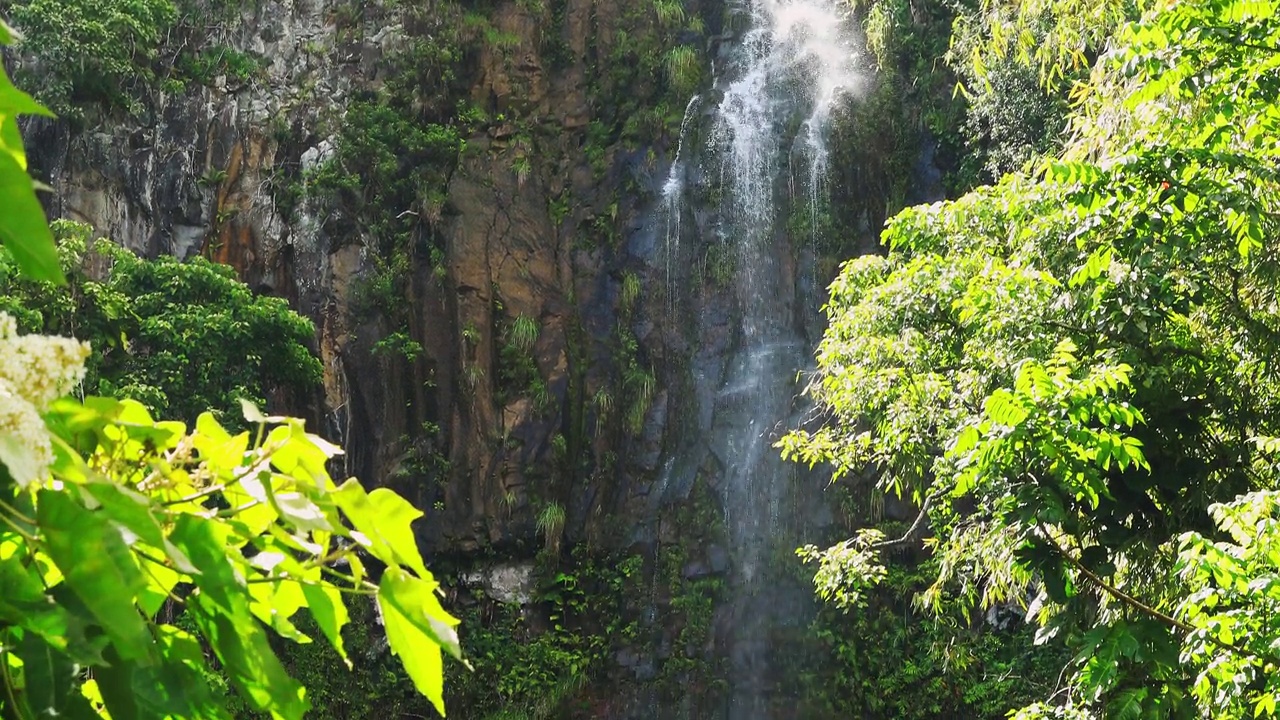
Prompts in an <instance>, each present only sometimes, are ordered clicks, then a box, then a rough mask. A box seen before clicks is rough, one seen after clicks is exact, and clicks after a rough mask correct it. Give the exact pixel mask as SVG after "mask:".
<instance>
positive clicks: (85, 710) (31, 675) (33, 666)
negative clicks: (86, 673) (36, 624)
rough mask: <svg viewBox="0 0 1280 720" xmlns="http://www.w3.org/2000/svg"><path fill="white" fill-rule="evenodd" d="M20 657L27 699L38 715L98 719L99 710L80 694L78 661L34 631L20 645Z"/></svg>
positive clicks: (75, 719)
mask: <svg viewBox="0 0 1280 720" xmlns="http://www.w3.org/2000/svg"><path fill="white" fill-rule="evenodd" d="M18 657H20V658H22V676H23V680H24V681H25V685H26V687H25V695H26V701H27V704H28V705H29V706H30V708H31V710H32V711H33V712H34V713H35V716H36V717H48V718H71V719H72V720H90V719H91V718H93V719H95V720H96V718H97V717H98V714H97V713H95V712H94V711H93V707H92V706H91V705H89V701H88V700H86V699H85V697H84V696H83V695H81V694H80V681H81V668H80V666H79V665H76V664H75V663H73V662H71V660H70V659H69V658H68V657H67V656H66V655H64V654H62V653H61V652H59V651H58V650H56V649H54V648H53V647H50V645H49V644H48V643H47V642H45V641H44V639H43V638H41V637H39V636H38V635H35V634H32V633H27V634H26V636H25V637H23V639H22V642H21V643H20V644H19V645H18ZM116 720H127V718H124V717H117V718H116Z"/></svg>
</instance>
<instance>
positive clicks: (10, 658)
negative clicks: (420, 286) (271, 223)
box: [0, 23, 460, 720]
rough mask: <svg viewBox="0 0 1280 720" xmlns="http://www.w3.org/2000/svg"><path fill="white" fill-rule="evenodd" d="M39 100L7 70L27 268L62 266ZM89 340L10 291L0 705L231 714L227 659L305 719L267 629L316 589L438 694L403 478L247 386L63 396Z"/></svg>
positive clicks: (242, 680) (46, 274)
mask: <svg viewBox="0 0 1280 720" xmlns="http://www.w3.org/2000/svg"><path fill="white" fill-rule="evenodd" d="M9 38H10V33H9V30H8V28H7V26H5V25H3V24H2V23H0V42H3V41H7V40H8V39H9ZM40 110H41V108H40V107H39V106H38V105H36V104H35V103H34V102H33V101H32V100H31V99H30V98H29V97H27V96H25V95H23V94H22V93H20V92H19V91H17V90H16V89H14V88H13V87H12V85H11V84H10V83H9V80H8V78H7V76H6V75H5V73H4V72H3V71H2V70H0V141H3V143H2V144H0V192H2V193H3V195H0V199H5V200H9V201H11V202H8V203H6V204H3V205H0V208H3V209H2V210H0V239H2V240H3V242H4V245H5V248H6V249H7V250H8V252H9V253H10V256H11V260H12V264H13V265H14V266H15V267H16V269H17V271H18V272H19V273H21V274H22V275H24V276H26V277H27V278H29V279H32V280H41V281H50V282H54V281H59V280H61V279H62V278H61V274H60V273H59V271H58V266H57V262H56V259H57V253H56V250H55V247H54V245H53V242H52V236H51V234H50V232H49V229H48V227H47V226H46V225H45V221H44V216H43V213H42V211H41V210H40V206H39V204H38V203H36V202H35V196H34V191H33V186H32V183H31V180H30V179H29V178H28V177H27V175H26V173H25V171H24V156H23V151H22V143H21V137H20V136H19V135H18V133H17V126H16V124H15V123H14V119H15V116H16V115H17V114H18V113H20V112H33V111H40ZM121 259H123V258H121ZM160 275H161V277H165V276H164V274H163V271H161V273H160ZM213 278H219V279H221V280H223V281H225V280H227V278H226V277H225V275H224V274H223V273H220V272H218V271H212V278H206V279H208V280H211V281H212V284H213V285H214V286H216V285H217V281H216V280H214V279H213ZM178 284H179V285H180V284H181V283H178ZM206 284H208V283H206ZM199 297H200V296H198V295H197V297H196V298H194V299H193V301H196V300H198V299H199ZM88 353H89V346H88V345H87V344H85V343H82V342H80V341H77V340H73V339H69V338H61V337H53V336H44V335H19V334H18V332H17V327H16V322H15V321H14V320H13V318H11V317H10V316H9V315H8V314H6V313H3V312H0V685H3V692H2V693H0V717H5V718H15V719H16V720H26V719H28V718H36V717H77V718H89V717H98V716H109V717H111V718H114V719H115V720H126V719H127V718H165V717H201V718H226V717H230V714H229V713H228V710H227V708H228V695H227V694H226V693H225V692H219V691H215V689H214V688H212V687H211V686H210V683H209V679H210V674H209V673H208V672H207V667H208V666H209V665H210V664H215V665H216V667H218V668H219V669H220V670H221V673H222V676H225V678H227V679H228V680H229V684H230V685H231V686H232V687H233V688H234V689H235V691H236V693H237V694H238V697H239V700H240V701H242V702H244V703H245V704H247V705H248V706H249V707H252V708H256V709H259V710H263V711H266V712H269V713H270V714H271V716H272V717H279V718H301V717H302V715H303V713H304V712H305V711H306V710H307V709H308V707H309V705H310V701H309V699H308V698H307V695H306V690H305V688H304V687H303V686H302V685H301V684H299V683H298V682H297V681H296V680H295V679H293V678H292V677H290V675H289V674H288V672H287V671H286V670H285V668H284V666H283V665H282V664H281V662H280V660H279V659H278V657H277V655H276V653H275V651H274V650H273V648H272V644H271V638H272V637H273V636H274V637H278V638H284V639H288V640H293V641H296V642H303V643H305V642H310V638H308V637H307V636H305V635H303V634H302V633H301V632H300V631H299V629H298V627H297V626H296V625H294V624H293V622H292V621H291V618H293V617H295V616H296V615H298V613H299V611H300V610H302V609H304V608H306V609H307V610H308V611H309V614H310V618H311V619H312V620H313V622H314V625H315V626H316V628H317V630H318V632H319V633H320V634H322V635H324V636H325V639H326V640H327V641H328V642H329V643H330V644H331V645H332V646H333V648H334V649H335V650H336V651H337V652H338V653H339V654H340V655H341V656H343V657H344V658H345V657H346V651H345V648H344V644H343V641H342V634H341V633H342V629H343V627H344V626H345V625H346V624H347V621H348V612H347V609H346V602H347V601H346V600H345V598H344V596H346V595H365V596H370V597H372V598H375V599H376V602H377V606H378V610H379V614H380V617H381V619H382V625H383V627H384V629H385V632H386V637H387V640H388V643H389V645H390V649H391V651H392V652H393V653H395V654H396V655H398V656H399V657H400V658H401V660H402V662H403V665H404V668H405V670H406V671H407V672H408V674H409V676H410V678H412V680H413V682H414V684H415V686H416V687H417V688H418V690H419V691H420V692H422V693H423V694H424V695H426V696H427V697H428V698H429V699H430V700H431V701H432V703H433V704H434V705H435V707H436V709H437V710H439V711H440V712H441V713H443V711H444V708H443V686H442V678H443V673H442V650H448V651H449V652H450V653H451V654H453V655H454V656H455V657H457V656H459V654H460V652H459V647H458V639H457V634H456V632H455V630H454V627H455V626H456V625H457V621H456V620H455V619H454V618H452V617H451V616H449V615H448V614H447V613H446V612H445V611H444V610H443V608H442V607H441V605H440V602H439V600H438V598H437V597H436V590H437V583H436V582H435V581H434V579H433V578H432V576H431V574H430V573H429V572H428V571H427V570H426V568H425V566H424V564H423V561H422V557H421V556H420V554H419V552H418V549H417V545H416V540H415V537H414V534H413V531H412V530H411V528H410V525H411V523H412V522H413V521H414V520H415V519H417V518H418V517H420V516H421V513H420V512H418V511H417V510H415V509H413V508H412V507H411V506H410V505H409V504H408V503H407V502H405V500H404V499H403V498H400V497H399V496H397V495H396V494H395V493H393V492H391V491H388V490H385V489H380V490H375V491H373V492H371V493H366V492H365V490H364V489H363V488H362V487H361V486H360V484H359V482H358V481H356V480H355V479H348V480H347V481H345V482H344V483H343V484H342V485H340V486H339V485H337V484H336V483H335V482H334V481H333V480H332V479H331V478H330V477H329V475H328V472H327V470H326V465H327V463H328V461H329V460H330V459H331V458H332V457H333V456H334V455H335V454H337V453H338V452H340V450H339V449H338V448H336V447H334V446H333V445H330V444H329V443H327V442H325V441H324V440H322V439H320V438H318V437H316V436H314V435H311V434H309V433H307V432H306V431H305V429H304V427H303V424H302V422H301V421H298V420H294V419H290V418H274V417H273V418H268V417H263V416H262V415H261V413H259V412H258V410H257V408H256V407H255V406H254V405H252V404H251V403H248V402H245V403H244V404H243V412H244V419H245V421H246V422H248V423H249V424H250V425H252V426H253V427H254V432H253V433H252V435H251V433H250V432H248V431H246V432H242V433H239V434H237V435H232V434H231V433H229V432H227V431H226V430H225V429H224V428H223V427H222V426H221V425H220V424H219V423H218V422H217V420H215V418H214V416H213V415H212V414H210V413H203V414H201V415H200V416H199V418H198V419H197V420H196V421H195V424H194V428H188V426H186V425H185V424H183V423H180V422H155V421H154V420H153V419H152V417H151V416H150V414H149V413H147V411H146V409H145V408H144V407H143V406H142V405H140V404H139V403H137V402H136V401H132V400H126V401H117V400H113V399H110V398H101V397H89V398H86V399H84V400H83V401H82V402H80V401H74V400H65V399H64V400H55V398H57V397H58V396H59V395H61V394H63V393H65V392H66V391H67V390H69V389H70V388H71V387H72V385H73V384H74V383H76V382H78V381H79V380H80V379H81V378H82V377H83V375H84V371H85V369H84V366H83V363H84V359H85V357H86V356H87V355H88ZM364 557H367V558H371V559H375V560H376V561H377V563H378V565H377V567H376V568H374V572H372V573H370V572H368V571H366V569H365V565H364V560H363V559H362V558H364ZM374 578H377V580H376V581H375V579H374ZM268 628H270V630H271V631H272V632H268ZM214 677H217V676H214Z"/></svg>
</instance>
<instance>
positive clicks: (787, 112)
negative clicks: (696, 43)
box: [664, 0, 859, 720]
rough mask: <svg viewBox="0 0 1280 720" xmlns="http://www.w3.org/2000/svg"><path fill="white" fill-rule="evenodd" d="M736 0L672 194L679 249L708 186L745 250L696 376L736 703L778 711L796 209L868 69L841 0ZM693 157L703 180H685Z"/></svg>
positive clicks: (789, 504)
mask: <svg viewBox="0 0 1280 720" xmlns="http://www.w3.org/2000/svg"><path fill="white" fill-rule="evenodd" d="M729 12H730V15H731V17H730V18H729V23H728V26H729V27H736V28H742V32H741V34H740V35H739V36H738V38H737V41H736V42H733V43H732V44H730V45H727V46H726V47H724V48H723V49H722V51H721V57H720V58H719V59H717V77H716V82H715V87H714V89H713V92H714V93H715V94H716V95H718V96H719V98H720V100H719V103H718V105H716V106H715V107H714V111H708V112H707V113H706V122H707V123H708V126H707V127H706V132H705V133H704V136H705V137H706V138H707V141H706V142H705V143H704V144H703V147H702V148H700V150H702V152H701V153H691V155H692V157H689V158H688V159H687V160H681V159H680V158H679V157H678V156H677V162H676V164H675V166H673V168H672V172H671V175H670V178H669V179H668V184H667V186H666V187H665V188H664V201H665V205H666V207H665V211H666V215H667V222H668V227H667V230H668V234H667V248H668V251H669V252H668V256H669V257H670V256H671V253H670V250H671V243H673V242H676V243H678V242H679V218H680V214H681V206H680V200H681V198H682V197H684V196H686V195H687V196H688V198H686V201H688V200H694V201H695V202H696V200H695V198H703V200H704V201H703V202H702V204H701V207H702V209H703V210H704V211H705V210H708V209H709V210H711V211H712V212H713V213H714V214H713V217H712V219H710V220H709V221H704V222H700V223H699V226H700V230H701V232H702V235H703V237H702V241H703V242H704V243H706V242H707V241H708V239H709V238H708V237H707V236H708V235H713V236H714V240H713V241H712V243H711V244H712V245H713V246H714V251H715V252H716V253H717V257H721V258H725V257H727V258H728V260H729V261H730V262H732V263H733V274H732V276H731V280H730V281H731V282H732V284H733V288H734V294H735V302H734V305H735V309H734V310H733V311H732V314H733V317H734V323H733V324H734V325H735V326H736V327H734V328H733V330H732V332H733V334H734V339H733V341H732V345H733V347H732V349H731V350H730V351H729V352H728V353H727V355H728V359H727V362H725V361H723V359H721V360H719V361H718V360H717V359H716V358H715V357H713V353H712V352H710V351H704V355H702V356H698V355H695V358H694V366H695V371H694V376H695V377H694V382H695V384H696V385H697V386H698V389H699V395H700V396H701V399H700V400H699V402H700V403H702V404H704V405H705V404H707V403H708V402H709V404H710V405H711V406H712V408H713V410H712V416H713V417H712V419H711V421H710V430H709V437H708V438H707V439H706V443H705V446H706V447H707V448H708V449H709V451H710V453H712V454H713V455H714V456H715V457H716V458H717V459H718V462H719V463H720V466H721V467H722V468H723V479H722V482H721V485H720V489H719V491H720V494H721V496H722V501H723V506H724V511H725V525H726V529H727V535H728V537H727V540H728V542H729V543H730V548H729V550H730V553H731V555H732V557H733V569H734V572H733V575H732V588H731V592H732V597H733V600H732V605H733V606H732V608H731V609H730V610H731V616H732V617H731V623H730V624H731V626H732V631H731V637H730V638H729V639H728V642H727V645H728V648H727V671H728V679H729V684H730V688H729V698H728V707H727V711H726V715H727V717H728V718H729V720H766V719H768V718H773V717H786V712H785V711H776V710H775V707H776V705H777V704H778V703H780V702H785V698H783V697H781V696H779V695H778V694H777V693H775V692H774V691H773V689H772V688H771V687H770V677H771V673H772V671H773V670H776V668H771V667H770V665H771V663H772V662H773V660H772V659H771V658H772V657H773V655H774V654H775V653H774V651H775V650H776V648H774V647H772V642H771V638H770V635H771V633H772V632H773V631H774V630H775V629H776V628H778V627H780V626H781V625H783V624H785V623H787V622H788V620H789V617H788V614H789V613H793V611H794V609H795V606H796V604H797V602H796V601H795V600H794V596H787V595H785V594H784V592H783V591H782V590H780V589H779V588H778V587H777V583H774V582H772V581H771V579H770V578H769V577H768V572H767V570H768V568H769V563H770V559H771V554H770V553H771V552H773V551H774V550H776V549H779V547H780V545H782V544H785V542H782V541H784V540H785V539H786V538H788V537H792V536H793V535H794V533H791V534H788V533H787V532H786V528H784V527H782V525H783V524H785V523H787V522H789V518H794V517H795V516H797V515H799V514H800V513H798V512H796V508H795V501H794V499H793V498H792V497H791V496H790V494H791V493H792V492H793V487H792V486H793V483H791V482H789V481H788V477H789V475H790V473H791V468H789V467H783V465H782V463H781V460H780V459H779V457H778V451H777V450H776V449H774V448H773V442H774V440H775V439H776V437H777V436H778V435H779V434H781V432H782V431H783V430H785V428H786V427H789V426H792V425H793V424H794V415H795V413H796V410H797V407H796V394H797V386H796V375H797V371H798V370H800V369H801V368H804V367H806V366H807V365H808V355H809V352H810V350H811V346H810V342H811V339H810V338H808V337H806V335H805V331H804V329H803V328H804V322H803V319H802V318H803V316H804V314H805V313H806V312H810V311H812V310H813V309H815V308H804V307H803V304H804V299H803V298H801V297H800V295H802V294H803V293H802V292H801V291H800V290H799V289H798V288H797V283H798V273H797V272H796V267H797V262H796V259H795V258H796V246H795V245H793V243H792V238H789V237H788V233H787V225H788V223H787V222H786V221H787V218H788V217H789V216H790V215H791V214H792V213H794V212H800V211H804V210H806V208H805V207H804V205H806V204H807V205H808V206H809V207H808V208H807V210H808V211H809V212H814V211H815V210H814V208H816V205H817V202H818V201H819V193H820V192H821V186H822V179H823V177H824V176H825V173H826V169H827V161H828V155H829V153H828V150H827V146H826V138H827V129H828V124H829V120H830V117H831V114H832V111H833V109H834V108H835V106H836V104H837V102H838V101H839V99H840V98H841V96H842V94H843V93H846V92H848V91H850V90H852V89H854V88H856V87H857V85H858V81H859V75H858V73H857V71H856V69H855V67H856V66H855V61H854V43H853V38H852V37H851V35H850V33H849V32H848V21H847V18H846V14H847V4H846V3H845V2H842V0H736V2H735V1H734V0H731V4H730V8H729ZM711 97H712V98H714V97H715V95H712V96H711ZM712 102H714V99H708V100H707V101H706V102H705V103H704V104H706V105H708V106H710V105H709V104H710V103H712ZM692 107H693V104H692V103H691V105H690V108H692ZM687 121H688V116H687V114H686V123H687ZM682 140H683V131H682ZM797 163H799V164H801V165H803V166H805V168H804V169H805V172H803V173H802V174H801V178H799V181H800V183H801V184H803V185H804V186H805V189H804V191H803V192H794V185H795V181H796V178H793V177H792V176H791V171H790V168H791V167H792V165H793V164H797ZM686 165H687V167H686ZM692 168H697V170H699V172H698V174H697V175H695V177H696V178H697V179H698V180H699V182H686V181H685V174H686V173H690V174H692ZM686 186H689V187H686ZM698 191H703V192H702V194H701V195H697V194H696V193H697V192H698ZM673 198H674V200H673ZM708 198H710V202H706V199H708ZM708 205H710V206H711V207H710V208H708V207H707V206H708ZM672 222H674V223H675V226H674V227H675V235H674V239H673V236H672V234H671V231H672V225H671V223H672ZM804 239H805V240H808V238H804ZM709 252H711V251H709ZM704 262H705V260H704ZM703 334H704V335H706V334H707V333H706V332H704V333H703ZM720 357H721V358H723V354H722V355H721V356H720ZM703 412H705V408H704V410H703ZM695 452H696V451H695ZM793 529H794V528H793ZM793 548H794V545H791V546H790V547H785V548H781V549H782V550H784V551H790V550H791V549H793ZM805 592H807V593H810V594H811V589H807V590H806V591H805ZM772 674H776V673H772Z"/></svg>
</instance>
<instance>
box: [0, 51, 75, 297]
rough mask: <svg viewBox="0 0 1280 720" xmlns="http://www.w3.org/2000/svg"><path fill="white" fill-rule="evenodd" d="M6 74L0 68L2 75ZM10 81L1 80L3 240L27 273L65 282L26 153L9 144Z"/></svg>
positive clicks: (34, 277) (0, 229)
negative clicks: (7, 102)
mask: <svg viewBox="0 0 1280 720" xmlns="http://www.w3.org/2000/svg"><path fill="white" fill-rule="evenodd" d="M3 77H4V73H3V72H2V71H0V78H3ZM7 83H8V81H7V80H3V81H0V208H2V210H0V242H3V243H4V246H5V247H6V248H8V250H9V252H10V253H12V254H13V259H14V262H16V263H17V265H18V269H19V270H20V271H21V272H22V274H23V275H25V276H26V277H28V278H30V279H32V280H45V281H48V282H52V283H57V284H65V283H66V278H65V277H64V276H63V274H62V268H61V266H60V265H59V264H58V251H57V249H56V248H55V247H54V244H53V234H52V233H50V232H49V223H48V222H47V221H46V220H45V217H44V208H42V207H41V206H40V201H39V200H37V199H36V191H35V186H34V185H33V184H32V182H31V178H30V177H28V176H27V171H26V167H25V166H26V158H25V155H23V154H22V152H21V147H19V148H17V149H14V148H11V147H10V146H9V143H10V142H11V141H12V137H11V136H12V129H9V130H6V129H5V128H6V127H8V126H10V125H11V123H13V122H14V117H13V115H12V114H9V113H6V112H5V110H4V105H5V95H4V86H5V85H6V84H7Z"/></svg>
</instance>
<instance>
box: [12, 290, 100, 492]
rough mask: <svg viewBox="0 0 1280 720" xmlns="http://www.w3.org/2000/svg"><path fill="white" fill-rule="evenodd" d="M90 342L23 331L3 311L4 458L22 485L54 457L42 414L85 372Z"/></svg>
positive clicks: (39, 474) (45, 468)
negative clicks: (19, 332)
mask: <svg viewBox="0 0 1280 720" xmlns="http://www.w3.org/2000/svg"><path fill="white" fill-rule="evenodd" d="M88 356H89V344H88V343H84V342H80V341H79V340H72V339H71V338H62V337H52V336H48V335H18V326H17V322H15V321H14V319H13V318H12V317H10V316H9V315H7V314H5V313H2V312H0V462H3V463H4V464H5V466H6V467H7V468H8V470H9V474H10V475H11V476H13V479H14V480H15V481H17V483H18V484H19V485H27V484H29V483H31V482H32V481H34V480H37V479H39V478H40V477H41V476H43V475H44V473H45V471H46V470H47V468H48V467H49V463H50V462H52V460H53V449H52V446H51V445H50V443H49V431H48V430H46V429H45V425H44V420H42V419H41V417H40V411H41V410H43V409H44V408H45V407H46V406H47V405H48V404H49V403H50V402H52V401H53V400H54V399H55V398H58V397H60V396H61V395H63V394H65V393H66V392H67V391H68V390H70V389H71V388H72V386H74V385H75V384H76V383H77V382H79V380H80V378H82V377H84V361H85V358H87V357H88Z"/></svg>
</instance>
